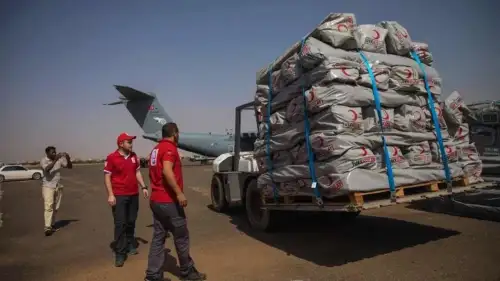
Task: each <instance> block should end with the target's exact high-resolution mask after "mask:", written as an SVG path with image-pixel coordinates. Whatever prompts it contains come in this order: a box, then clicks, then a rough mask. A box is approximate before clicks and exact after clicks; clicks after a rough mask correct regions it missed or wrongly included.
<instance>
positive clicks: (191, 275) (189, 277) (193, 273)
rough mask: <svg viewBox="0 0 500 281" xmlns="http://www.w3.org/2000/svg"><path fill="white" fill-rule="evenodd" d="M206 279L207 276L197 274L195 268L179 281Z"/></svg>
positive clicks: (201, 280)
mask: <svg viewBox="0 0 500 281" xmlns="http://www.w3.org/2000/svg"><path fill="white" fill-rule="evenodd" d="M206 279H207V275H206V274H205V273H201V272H199V271H198V270H196V268H195V267H192V268H191V270H190V271H189V273H188V274H187V275H182V276H181V281H203V280H206Z"/></svg>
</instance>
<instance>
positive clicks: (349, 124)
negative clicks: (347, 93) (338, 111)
mask: <svg viewBox="0 0 500 281" xmlns="http://www.w3.org/2000/svg"><path fill="white" fill-rule="evenodd" d="M347 112H350V113H351V114H352V120H351V121H346V122H344V124H343V126H344V127H345V128H350V129H353V130H359V129H361V126H362V124H361V123H360V122H358V117H359V115H358V112H356V110H354V109H349V110H347Z"/></svg>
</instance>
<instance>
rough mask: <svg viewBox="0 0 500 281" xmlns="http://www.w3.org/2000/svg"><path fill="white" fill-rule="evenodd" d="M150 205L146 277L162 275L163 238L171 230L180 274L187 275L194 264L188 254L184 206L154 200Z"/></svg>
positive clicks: (154, 277) (152, 277)
mask: <svg viewBox="0 0 500 281" xmlns="http://www.w3.org/2000/svg"><path fill="white" fill-rule="evenodd" d="M150 207H151V211H153V221H154V222H153V239H152V240H151V244H150V248H149V255H148V268H147V270H146V277H148V278H151V279H159V278H162V277H163V264H164V262H165V239H166V238H167V233H168V232H171V233H172V236H173V237H174V245H175V250H176V252H177V257H178V259H179V267H180V272H181V275H187V274H188V273H189V271H190V270H191V268H192V267H193V266H194V261H193V259H192V258H191V256H190V254H189V231H188V227H187V220H186V214H185V213H184V208H182V207H181V206H179V205H178V204H176V203H155V202H151V203H150Z"/></svg>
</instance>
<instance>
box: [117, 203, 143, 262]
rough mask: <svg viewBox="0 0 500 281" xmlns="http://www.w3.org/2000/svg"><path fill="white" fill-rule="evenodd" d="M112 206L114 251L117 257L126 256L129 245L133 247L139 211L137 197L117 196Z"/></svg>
mask: <svg viewBox="0 0 500 281" xmlns="http://www.w3.org/2000/svg"><path fill="white" fill-rule="evenodd" d="M115 198H116V205H115V206H113V208H112V211H113V219H114V222H115V237H114V239H115V241H114V243H113V244H114V251H115V253H116V254H117V255H126V254H127V251H128V247H129V245H130V244H133V245H134V246H136V245H135V243H136V241H135V235H134V234H135V221H136V220H137V212H138V210H139V195H117V196H115Z"/></svg>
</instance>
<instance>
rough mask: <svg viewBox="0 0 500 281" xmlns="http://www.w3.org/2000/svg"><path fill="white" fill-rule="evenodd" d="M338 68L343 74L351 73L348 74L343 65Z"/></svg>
mask: <svg viewBox="0 0 500 281" xmlns="http://www.w3.org/2000/svg"><path fill="white" fill-rule="evenodd" d="M340 70H341V71H342V73H344V75H345V76H349V77H350V76H351V74H349V73H348V72H347V71H346V68H345V67H341V68H340Z"/></svg>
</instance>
